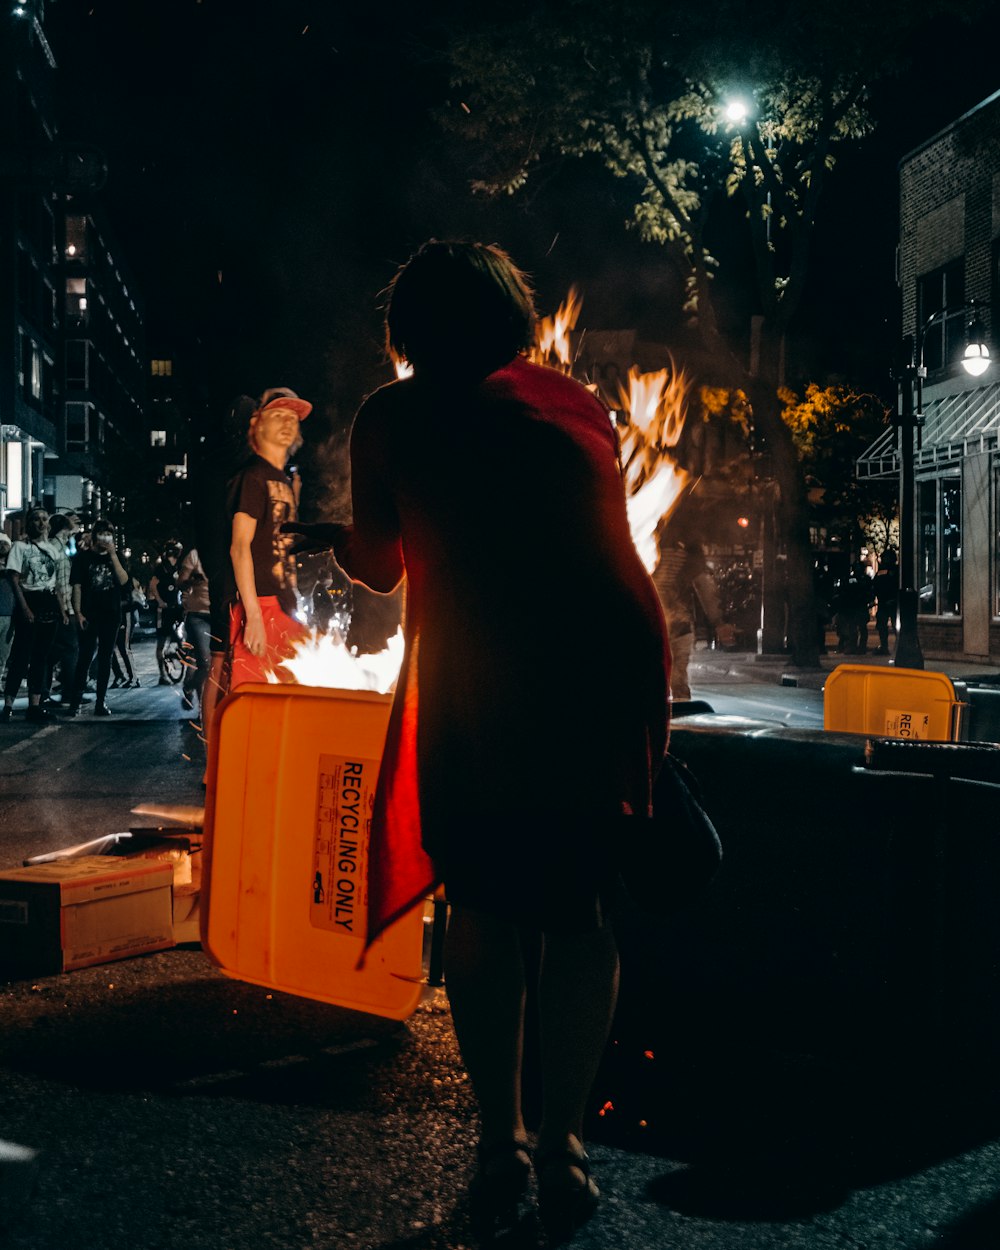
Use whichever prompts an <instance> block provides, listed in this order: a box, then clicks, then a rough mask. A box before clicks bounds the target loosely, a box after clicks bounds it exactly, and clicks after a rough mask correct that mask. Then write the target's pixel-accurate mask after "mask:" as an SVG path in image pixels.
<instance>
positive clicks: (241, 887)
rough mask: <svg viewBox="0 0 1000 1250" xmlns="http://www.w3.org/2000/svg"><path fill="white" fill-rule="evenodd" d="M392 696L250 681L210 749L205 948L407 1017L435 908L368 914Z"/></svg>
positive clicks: (359, 1005)
mask: <svg viewBox="0 0 1000 1250" xmlns="http://www.w3.org/2000/svg"><path fill="white" fill-rule="evenodd" d="M391 705H392V696H391V695H388V694H386V695H383V694H376V693H374V692H371V691H367V690H331V689H321V688H317V687H312V686H294V685H261V684H249V685H245V686H240V688H239V689H238V690H237V691H235V692H234V693H233V694H232V695H231V696H230V697H229V698H228V699H226V700H225V702H224V703H222V704H220V706H219V709H218V711H217V714H216V716H217V719H216V722H215V732H214V735H213V738H212V748H211V753H210V756H209V761H208V775H207V794H206V806H205V884H204V892H203V895H202V909H201V941H202V946H203V948H204V949H205V951H206V952H207V954H208V956H209V958H210V959H211V960H212V962H213V963H214V964H216V965H217V966H218V967H219V968H221V969H222V971H223V972H225V973H226V974H227V975H229V976H231V977H235V978H237V979H238V980H241V981H249V982H251V983H252V984H255V985H263V986H267V987H268V988H269V989H276V990H281V991H284V992H285V993H288V994H298V995H301V996H303V997H306V998H314V999H318V1000H320V1001H321V1002H326V1003H333V1004H335V1005H337V1006H341V1007H350V1008H352V1009H354V1010H356V1011H366V1012H370V1013H372V1014H374V1015H380V1016H387V1017H389V1018H390V1019H393V1020H405V1019H406V1018H407V1017H408V1016H409V1015H411V1014H412V1012H413V1011H414V1009H415V1008H416V1006H417V1004H418V1003H419V1001H420V996H421V992H422V951H423V927H424V922H423V908H421V907H416V908H414V909H413V910H412V911H411V912H408V913H407V914H406V915H405V916H403V917H402V918H401V919H400V920H398V921H397V922H396V923H395V924H393V925H392V926H391V927H390V928H389V929H387V930H386V932H385V933H384V934H383V935H382V936H381V937H380V938H378V940H377V941H376V942H375V943H374V944H373V945H372V947H371V949H370V950H369V952H368V956H367V959H366V961H365V965H364V967H363V968H362V969H360V970H359V969H358V968H357V964H358V960H359V958H360V956H361V952H362V950H363V947H364V938H365V930H366V922H367V864H368V828H369V822H370V820H371V813H372V804H373V801H374V797H375V784H376V781H377V780H378V771H379V765H380V763H381V759H382V750H383V747H384V745H385V735H386V729H387V727H388V723H389V709H390V707H391Z"/></svg>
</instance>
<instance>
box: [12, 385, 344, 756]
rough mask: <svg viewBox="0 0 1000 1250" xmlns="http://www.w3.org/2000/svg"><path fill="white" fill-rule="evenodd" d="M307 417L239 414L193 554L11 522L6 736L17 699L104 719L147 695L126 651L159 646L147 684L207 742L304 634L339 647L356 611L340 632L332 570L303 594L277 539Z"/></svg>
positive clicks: (39, 715)
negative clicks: (243, 693)
mask: <svg viewBox="0 0 1000 1250" xmlns="http://www.w3.org/2000/svg"><path fill="white" fill-rule="evenodd" d="M310 409H311V405H310V404H309V403H308V402H307V401H305V400H301V399H299V397H298V396H297V395H295V393H294V392H293V391H290V390H288V388H285V387H277V388H273V389H272V390H270V391H266V392H265V393H264V395H263V396H262V397H261V398H260V400H253V399H250V398H248V397H246V396H241V397H240V399H238V400H237V401H235V402H234V403H233V404H232V405H231V407H230V410H229V412H228V414H227V416H226V419H225V420H224V421H223V422H222V423H221V426H220V429H219V432H218V435H217V437H215V438H214V439H213V440H210V442H209V444H208V445H207V446H206V447H205V448H204V451H203V455H202V457H201V459H200V462H199V464H198V465H197V466H196V467H195V471H194V473H193V480H192V492H193V494H194V496H195V499H194V509H193V516H194V521H193V525H192V532H191V533H190V534H189V535H188V542H186V543H185V542H183V541H182V540H181V539H180V538H178V537H176V536H174V535H168V536H167V537H166V539H165V540H164V541H163V542H162V543H161V544H160V546H159V549H158V551H157V552H156V553H155V555H152V556H151V554H150V553H149V552H148V551H144V552H142V553H140V554H138V555H133V553H132V552H131V551H128V550H122V549H121V546H120V542H119V536H118V534H117V532H116V529H115V526H114V525H113V524H112V523H111V522H110V521H108V520H106V519H105V518H102V517H98V518H97V519H95V520H94V521H93V522H92V523H91V524H90V525H89V527H85V526H84V524H83V521H82V519H81V516H80V514H79V513H78V512H76V511H72V510H67V511H64V512H60V513H55V512H52V513H50V511H49V510H48V509H46V508H44V507H42V506H41V505H36V506H32V507H29V508H27V509H26V510H25V511H24V512H23V513H22V514H21V515H19V516H13V517H10V518H8V526H7V529H9V530H10V533H8V532H7V530H6V529H5V530H3V531H0V689H2V691H3V707H2V710H0V723H2V722H9V721H11V720H12V719H13V717H14V714H15V704H16V702H17V700H18V699H19V698H20V697H22V696H23V695H24V694H26V695H27V707H26V709H25V713H24V714H25V716H26V718H27V719H28V720H30V721H53V720H54V719H55V718H56V717H57V715H60V714H64V715H65V716H66V717H75V716H79V715H80V714H81V713H85V714H91V715H94V716H98V717H109V716H112V715H113V713H114V710H115V709H114V705H113V700H109V698H108V691H109V690H111V691H114V690H124V689H129V690H134V689H137V688H139V687H140V686H141V685H142V684H143V678H142V677H140V673H139V670H138V667H137V665H136V657H135V650H134V648H135V644H136V643H137V641H138V640H139V639H141V638H147V639H150V640H152V638H155V662H156V676H155V677H154V678H152V679H151V680H152V682H153V683H154V684H157V685H160V686H169V687H173V688H174V689H175V690H176V691H177V694H178V696H179V700H180V705H181V710H182V712H183V714H184V716H185V718H186V719H191V720H192V722H193V723H196V724H197V723H198V722H195V721H194V718H195V717H199V718H200V726H199V727H201V728H203V730H204V732H205V733H206V734H207V731H208V728H209V725H210V722H211V714H212V710H213V709H214V706H215V704H216V702H217V701H218V699H219V698H220V697H221V695H222V694H224V693H225V692H226V691H227V690H228V689H230V688H232V687H233V686H234V684H239V682H240V681H243V680H263V679H264V678H265V676H266V674H267V673H268V672H269V671H270V670H271V669H273V668H274V667H275V666H276V665H277V664H279V663H280V660H281V658H282V656H283V655H284V654H286V653H287V643H288V641H289V640H290V639H293V638H298V637H301V636H302V635H304V634H305V633H306V631H307V628H308V627H309V626H312V627H314V628H316V629H317V630H319V631H322V632H331V631H334V630H336V631H339V632H340V633H341V634H343V633H345V632H346V628H347V625H348V624H349V620H350V615H349V609H348V612H347V614H346V616H345V613H344V612H343V610H342V609H343V607H344V602H345V599H346V597H345V596H344V595H343V594H340V593H338V590H337V588H334V587H333V581H334V578H333V573H332V570H331V568H330V567H329V565H323V564H322V563H321V565H320V568H319V570H318V571H317V573H316V578H315V588H314V589H309V590H308V591H305V592H304V591H303V590H301V589H300V588H299V586H298V585H297V569H298V561H297V559H296V556H295V554H294V553H293V551H292V545H293V543H292V537H291V535H290V534H287V533H283V532H282V530H281V527H282V525H283V524H289V525H291V524H294V523H295V521H296V519H297V502H298V490H299V488H298V478H297V474H296V471H295V469H294V468H293V467H291V466H290V465H289V464H288V463H287V462H288V460H289V457H290V455H291V454H292V452H294V451H295V450H297V448H298V447H299V446H301V438H300V437H299V434H298V425H299V422H300V421H301V420H302V419H303V418H304V417H305V416H306V415H308V413H309V411H310ZM236 570H238V573H237V572H236ZM238 580H239V581H240V585H239V588H238V586H237V581H238ZM259 623H263V624H262V628H263V633H262V635H261V637H258V633H260V630H258V628H257V627H258V624H259ZM234 656H235V658H236V673H235V678H234V674H233V667H232V658H233V657H234ZM244 670H246V671H244ZM146 680H147V681H149V680H150V679H149V678H147V679H146Z"/></svg>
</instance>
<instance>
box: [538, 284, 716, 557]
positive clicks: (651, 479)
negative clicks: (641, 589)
mask: <svg viewBox="0 0 1000 1250" xmlns="http://www.w3.org/2000/svg"><path fill="white" fill-rule="evenodd" d="M582 305H583V298H582V296H581V295H580V293H579V291H578V290H577V288H576V287H575V286H573V287H570V290H569V294H568V295H567V296H566V298H565V300H564V301H563V302H562V303H561V304H560V305H559V308H558V309H557V310H556V313H555V316H553V317H543V318H542V319H541V320H540V321H539V322H538V325H537V327H536V331H535V339H536V342H535V346H534V347H533V348H531V349H530V350H529V352H528V358H529V359H530V360H531V361H532V362H533V363H534V364H536V365H548V366H549V367H551V368H555V369H559V370H560V372H562V373H572V371H573V363H574V362H573V360H572V358H571V348H570V331H571V330H573V329H574V328H575V327H576V323H577V319H578V318H579V316H580V309H581V307H582ZM590 389H591V390H594V391H596V389H597V388H596V387H595V386H591V387H590ZM690 389H691V383H690V381H689V379H688V378H687V376H686V375H685V373H684V371H683V370H682V369H677V368H676V367H675V366H674V365H673V362H671V364H670V366H669V367H668V368H666V369H660V370H658V371H656V372H655V373H641V372H640V371H639V369H637V368H636V367H635V366H634V365H633V366H632V368H631V369H630V370H629V375H628V389H627V390H626V389H625V388H624V387H623V388H622V390H621V404H622V408H623V409H624V411H625V413H626V414H627V418H628V419H627V422H626V423H625V425H624V428H623V431H622V465H623V470H624V477H625V494H626V496H627V507H628V520H629V528H630V530H631V531H632V541H633V542H634V543H635V547H636V550H637V551H638V552H639V557H640V559H641V560H642V562H643V564H644V565H645V566H646V568H647V569H648V570H649V572H652V571H653V569H655V568H656V562H657V560H658V558H659V553H658V551H657V545H656V531H657V529H658V528H659V526H660V523H661V522H662V521H663V520H665V519H666V517H668V516H669V515H670V513H671V512H672V511H673V509H674V508H675V507H676V506H677V503H678V501H679V500H680V498H681V495H682V494H683V493H684V490H685V488H686V487H687V486H688V484H689V482H690V480H691V476H690V474H689V473H687V472H686V470H684V469H682V468H681V467H680V465H678V464H677V463H676V461H675V460H674V457H673V452H674V450H675V448H676V447H677V443H678V441H679V440H680V436H681V431H682V430H683V428H684V418H685V416H686V415H687V395H688V392H689V390H690Z"/></svg>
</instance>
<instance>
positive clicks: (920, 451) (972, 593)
mask: <svg viewBox="0 0 1000 1250" xmlns="http://www.w3.org/2000/svg"><path fill="white" fill-rule="evenodd" d="M899 210H900V232H899V249H898V262H897V271H898V282H899V291H900V302H901V308H902V334H903V335H904V336H905V335H913V336H914V339H915V341H916V342H917V344H918V345H920V343H921V340H922V348H923V363H924V365H925V366H926V370H927V373H926V379H925V381H924V385H923V414H924V424H923V428H922V430H921V433H920V439H919V445H918V448H917V451H916V499H915V517H914V525H915V529H916V535H915V538H916V559H917V565H916V586H917V589H918V592H919V594H920V602H919V629H920V640H921V644H922V647H923V651H924V654H925V655H926V656H928V657H929V658H939V659H945V658H948V657H955V658H957V657H964V658H968V659H980V660H986V659H992V660H994V661H997V660H1000V441H998V437H1000V376H998V374H1000V361H998V360H997V355H998V351H997V340H996V327H997V326H1000V92H996V93H995V94H994V95H992V96H990V97H989V98H988V99H986V100H983V101H982V103H980V104H979V105H977V106H976V107H975V108H974V109H972V110H970V112H968V113H966V114H965V115H964V116H962V117H960V118H958V120H957V121H955V122H953V123H952V124H951V125H949V126H947V127H946V128H945V129H944V130H942V131H941V132H940V133H939V134H936V135H934V136H933V137H932V138H930V139H928V140H927V141H926V142H925V143H923V144H921V145H920V147H918V148H916V149H914V150H913V151H912V152H909V153H908V154H907V155H906V156H904V157H903V158H902V160H901V161H900V164H899ZM970 303H973V304H974V308H970ZM935 314H937V315H936V316H935ZM976 317H978V319H979V321H980V322H981V325H982V328H983V330H984V331H985V338H986V341H987V343H989V344H990V347H991V351H992V354H993V357H994V361H993V365H992V368H990V369H988V370H987V371H986V372H985V373H983V374H982V375H981V376H980V377H978V378H976V377H970V376H969V375H968V374H967V373H966V372H965V370H964V369H963V367H962V364H961V360H962V356H963V352H964V349H965V345H966V342H967V331H968V326H969V322H970V320H972V319H974V318H976ZM896 439H897V434H896V431H895V430H892V429H890V430H887V431H886V433H885V434H884V435H883V436H882V437H881V438H880V439H879V440H878V441H877V442H876V443H875V444H874V445H873V446H872V447H871V448H869V450H868V451H867V452H866V453H865V455H864V456H863V457H862V458H861V460H860V461H859V462H858V474H859V476H860V477H863V478H880V477H881V478H889V477H896V476H898V474H899V455H898V449H897V445H896Z"/></svg>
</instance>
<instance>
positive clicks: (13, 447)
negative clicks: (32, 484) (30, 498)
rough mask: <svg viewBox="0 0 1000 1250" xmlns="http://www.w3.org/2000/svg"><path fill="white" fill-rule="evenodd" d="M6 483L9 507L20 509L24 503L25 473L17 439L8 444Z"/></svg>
mask: <svg viewBox="0 0 1000 1250" xmlns="http://www.w3.org/2000/svg"><path fill="white" fill-rule="evenodd" d="M5 459H6V462H7V463H6V465H5V466H4V467H5V470H6V472H5V473H4V483H5V485H6V487H7V507H8V508H11V509H13V508H20V507H21V506H22V505H23V503H24V496H23V494H22V483H21V475H22V473H23V472H24V467H23V458H22V448H21V444H20V442H18V440H17V439H13V440H12V441H11V442H9V443H8V444H7V455H6V457H5Z"/></svg>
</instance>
